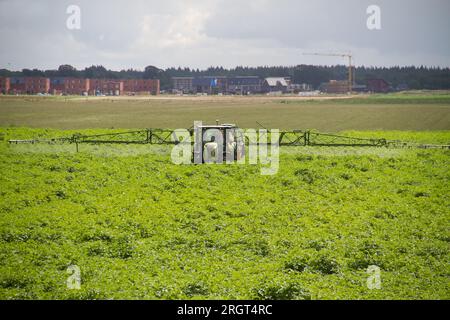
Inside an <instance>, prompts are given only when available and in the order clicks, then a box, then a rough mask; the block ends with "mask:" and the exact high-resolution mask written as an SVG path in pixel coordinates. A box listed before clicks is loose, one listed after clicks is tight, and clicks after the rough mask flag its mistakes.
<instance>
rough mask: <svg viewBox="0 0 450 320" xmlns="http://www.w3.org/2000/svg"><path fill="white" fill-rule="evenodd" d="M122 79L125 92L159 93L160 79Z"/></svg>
mask: <svg viewBox="0 0 450 320" xmlns="http://www.w3.org/2000/svg"><path fill="white" fill-rule="evenodd" d="M122 81H123V91H124V94H153V95H158V94H159V80H158V79H156V80H153V79H127V80H122Z"/></svg>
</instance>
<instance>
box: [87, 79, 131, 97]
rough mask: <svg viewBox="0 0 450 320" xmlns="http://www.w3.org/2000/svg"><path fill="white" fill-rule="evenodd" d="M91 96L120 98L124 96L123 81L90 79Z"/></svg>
mask: <svg viewBox="0 0 450 320" xmlns="http://www.w3.org/2000/svg"><path fill="white" fill-rule="evenodd" d="M89 94H90V95H94V96H97V95H107V96H120V95H122V94H123V81H121V80H113V79H90V81H89Z"/></svg>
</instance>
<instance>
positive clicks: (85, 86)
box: [64, 78, 90, 95]
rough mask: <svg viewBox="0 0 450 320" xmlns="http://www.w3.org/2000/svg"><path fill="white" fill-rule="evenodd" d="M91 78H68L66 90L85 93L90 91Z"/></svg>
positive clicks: (65, 84) (67, 91)
mask: <svg viewBox="0 0 450 320" xmlns="http://www.w3.org/2000/svg"><path fill="white" fill-rule="evenodd" d="M89 85H90V79H78V78H66V79H65V80H64V86H65V88H64V90H65V93H66V94H73V95H83V94H88V92H89Z"/></svg>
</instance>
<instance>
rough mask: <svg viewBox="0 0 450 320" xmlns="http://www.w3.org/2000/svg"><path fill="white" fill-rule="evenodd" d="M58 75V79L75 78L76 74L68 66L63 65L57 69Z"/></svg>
mask: <svg viewBox="0 0 450 320" xmlns="http://www.w3.org/2000/svg"><path fill="white" fill-rule="evenodd" d="M58 75H59V76H60V77H76V76H77V75H78V74H77V69H75V68H74V67H72V66H71V65H70V64H63V65H60V66H59V67H58Z"/></svg>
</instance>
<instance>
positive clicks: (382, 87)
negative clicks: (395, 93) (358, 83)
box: [367, 79, 391, 93]
mask: <svg viewBox="0 0 450 320" xmlns="http://www.w3.org/2000/svg"><path fill="white" fill-rule="evenodd" d="M367 89H368V90H369V91H371V92H377V93H386V92H389V91H390V89H391V87H390V85H389V83H387V82H386V81H385V80H384V79H369V80H367Z"/></svg>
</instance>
